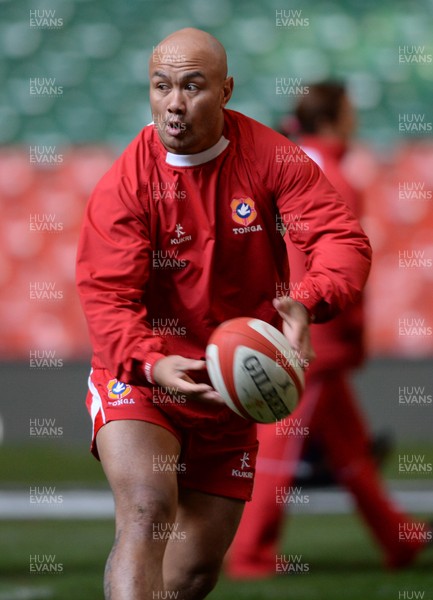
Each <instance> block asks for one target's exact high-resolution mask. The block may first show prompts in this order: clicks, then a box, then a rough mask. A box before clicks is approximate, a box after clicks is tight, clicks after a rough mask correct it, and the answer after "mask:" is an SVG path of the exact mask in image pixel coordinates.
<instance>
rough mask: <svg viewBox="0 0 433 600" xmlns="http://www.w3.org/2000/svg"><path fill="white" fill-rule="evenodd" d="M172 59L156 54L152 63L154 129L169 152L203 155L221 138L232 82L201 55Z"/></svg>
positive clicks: (151, 95)
mask: <svg viewBox="0 0 433 600" xmlns="http://www.w3.org/2000/svg"><path fill="white" fill-rule="evenodd" d="M179 58H180V57H179ZM169 59H170V57H167V56H165V55H164V54H161V53H159V54H157V53H156V52H155V53H154V56H153V60H152V61H151V66H150V106H151V109H152V116H153V121H154V123H155V127H156V128H157V130H158V134H159V137H160V139H161V142H162V143H163V145H164V146H165V148H166V149H167V150H168V151H169V152H173V153H174V154H194V153H197V152H201V151H202V150H206V149H207V148H209V147H211V146H213V145H214V144H216V143H217V141H218V140H219V138H220V137H221V134H222V129H223V124H224V117H223V110H222V109H223V108H224V106H225V104H226V103H227V102H228V100H229V98H230V96H231V92H232V88H233V80H232V79H231V78H226V79H225V78H224V76H222V75H221V73H220V72H219V70H218V69H215V68H214V67H213V66H212V65H209V64H207V63H208V62H209V61H207V60H206V59H205V57H203V56H200V54H198V55H197V57H194V54H192V55H189V56H188V54H185V55H182V57H181V60H179V61H178V60H176V61H173V60H169Z"/></svg>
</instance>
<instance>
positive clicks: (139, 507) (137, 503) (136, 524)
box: [115, 486, 176, 539]
mask: <svg viewBox="0 0 433 600" xmlns="http://www.w3.org/2000/svg"><path fill="white" fill-rule="evenodd" d="M115 505H116V525H117V528H118V529H122V530H124V531H125V533H126V532H129V533H130V534H136V535H139V536H140V537H142V536H144V537H146V538H149V539H153V538H155V535H154V534H155V531H158V530H159V529H161V526H163V525H165V524H166V523H170V522H171V521H172V520H173V518H174V515H175V510H176V508H175V505H174V504H173V501H172V500H171V499H170V498H169V497H167V495H165V494H163V493H161V492H160V491H158V490H157V489H154V488H149V487H148V486H143V487H139V486H137V487H135V488H134V489H133V490H128V491H127V492H125V493H123V494H120V495H118V496H117V497H116V498H115Z"/></svg>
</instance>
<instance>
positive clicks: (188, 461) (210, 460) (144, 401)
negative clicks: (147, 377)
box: [86, 369, 258, 500]
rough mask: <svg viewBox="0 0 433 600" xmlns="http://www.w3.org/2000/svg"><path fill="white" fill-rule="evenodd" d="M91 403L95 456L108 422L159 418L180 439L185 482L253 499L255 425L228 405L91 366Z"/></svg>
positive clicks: (184, 484)
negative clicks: (124, 379)
mask: <svg viewBox="0 0 433 600" xmlns="http://www.w3.org/2000/svg"><path fill="white" fill-rule="evenodd" d="M86 405H87V409H88V411H89V413H90V416H91V418H92V422H93V432H92V445H91V451H92V452H93V454H94V455H95V456H96V458H99V457H98V451H97V447H96V436H97V434H98V431H99V430H100V428H101V427H102V426H103V425H105V424H106V423H109V422H110V421H118V420H125V419H126V420H127V419H133V420H138V421H146V422H148V423H154V424H155V425H160V426H161V427H164V428H165V429H167V430H168V431H170V432H171V433H172V434H173V435H174V436H175V437H176V438H177V440H178V441H179V443H180V446H181V453H180V457H179V462H178V467H181V468H179V470H178V471H177V472H178V483H179V485H180V486H182V487H185V488H189V489H193V490H197V491H200V492H204V493H208V494H214V495H217V496H225V497H228V498H238V499H240V500H251V495H252V490H253V483H254V473H255V464H256V456H257V450H258V442H257V436H256V426H255V424H254V423H251V422H249V421H246V420H245V419H243V418H242V417H239V416H238V415H236V414H235V413H234V412H233V411H232V410H230V409H229V408H228V407H226V406H223V405H220V404H217V403H214V404H211V403H205V402H199V401H195V400H191V399H187V398H186V397H185V396H183V395H182V394H176V393H170V390H164V389H163V388H161V387H158V386H154V387H151V386H149V387H141V386H132V385H129V384H125V383H122V382H120V381H118V380H117V379H115V378H114V377H112V376H111V375H110V373H109V372H108V371H106V370H105V369H94V370H92V371H91V373H90V376H89V392H88V394H87V399H86Z"/></svg>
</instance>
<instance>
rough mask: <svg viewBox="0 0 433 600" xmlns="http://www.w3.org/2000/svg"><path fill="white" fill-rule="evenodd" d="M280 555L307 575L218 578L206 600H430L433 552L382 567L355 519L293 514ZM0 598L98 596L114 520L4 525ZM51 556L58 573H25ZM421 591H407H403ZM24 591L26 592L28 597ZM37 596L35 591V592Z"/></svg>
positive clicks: (94, 599)
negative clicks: (402, 565)
mask: <svg viewBox="0 0 433 600" xmlns="http://www.w3.org/2000/svg"><path fill="white" fill-rule="evenodd" d="M287 525H288V527H287V529H286V533H285V536H284V543H283V547H282V552H283V553H285V554H286V556H288V555H289V554H292V555H293V554H297V555H301V563H302V564H304V565H308V572H307V573H304V574H299V575H289V576H288V575H278V576H276V577H274V578H272V579H269V580H266V581H259V582H231V581H228V580H227V579H226V578H225V577H222V578H221V579H220V582H219V583H218V586H217V588H216V589H215V590H214V591H213V592H212V594H211V595H210V596H209V598H210V599H211V600H234V599H236V600H241V599H245V600H283V599H285V598H287V599H293V600H376V599H377V600H397V599H399V598H404V597H406V598H417V597H418V598H422V599H423V600H431V599H432V598H433V570H432V568H431V565H432V562H433V550H432V551H426V552H425V553H424V554H423V555H422V556H420V557H419V558H418V560H417V562H416V565H415V566H414V567H412V568H411V569H408V570H405V571H402V572H398V573H389V572H385V571H384V570H383V569H382V567H381V562H380V555H379V553H378V551H377V550H376V548H375V547H374V546H373V544H372V543H371V541H370V539H369V538H368V537H367V533H366V532H365V530H364V529H363V528H362V526H361V525H360V523H359V522H358V520H357V518H356V517H354V516H347V515H345V516H332V517H331V516H298V517H296V518H294V519H293V520H292V521H291V523H290V527H289V522H287ZM1 530H2V535H1V539H0V557H1V558H0V570H1V572H2V578H1V583H0V600H31V599H34V600H37V599H39V598H40V599H42V598H47V599H50V600H99V599H101V600H102V598H103V595H102V573H103V569H104V563H105V559H106V556H107V554H108V552H109V549H110V546H111V542H112V536H113V524H112V523H111V522H107V521H97V522H95V521H93V522H92V521H90V522H87V521H86V522H84V521H75V522H70V521H38V522H27V521H19V522H18V521H15V522H9V523H2V525H1ZM35 555H38V556H39V557H41V556H44V555H45V556H46V555H51V556H52V557H54V559H53V564H56V565H61V572H58V573H51V574H50V573H45V574H34V573H30V567H29V564H30V556H35ZM408 591H409V592H414V591H416V592H420V594H421V595H413V594H412V595H406V596H403V593H404V592H408ZM26 594H27V595H26ZM38 594H39V595H38Z"/></svg>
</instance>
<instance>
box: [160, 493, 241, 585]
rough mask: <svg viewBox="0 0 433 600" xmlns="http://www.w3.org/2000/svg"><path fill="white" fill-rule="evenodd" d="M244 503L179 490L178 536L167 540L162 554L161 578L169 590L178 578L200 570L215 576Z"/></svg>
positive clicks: (198, 573)
mask: <svg viewBox="0 0 433 600" xmlns="http://www.w3.org/2000/svg"><path fill="white" fill-rule="evenodd" d="M244 504H245V503H244V501H243V500H238V499H234V498H224V497H222V496H213V495H210V494H206V493H202V492H198V491H195V490H189V489H185V488H181V489H180V491H179V503H178V509H177V513H176V518H175V526H176V529H177V531H178V532H180V533H181V536H177V538H174V537H173V539H171V540H170V541H169V543H168V544H167V547H166V551H165V555H164V579H165V580H166V581H167V582H170V585H171V586H172V587H173V589H174V588H175V587H176V586H177V585H178V579H179V578H180V579H182V578H183V577H188V576H191V575H192V576H194V575H200V574H202V573H208V574H214V575H215V577H216V576H217V574H218V572H219V570H220V568H221V564H222V561H223V558H224V555H225V553H226V551H227V550H228V548H229V546H230V544H231V542H232V540H233V537H234V535H235V533H236V529H237V527H238V525H239V521H240V518H241V516H242V511H243V508H244ZM170 589H171V588H170Z"/></svg>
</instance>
